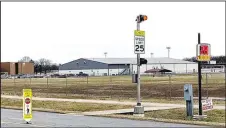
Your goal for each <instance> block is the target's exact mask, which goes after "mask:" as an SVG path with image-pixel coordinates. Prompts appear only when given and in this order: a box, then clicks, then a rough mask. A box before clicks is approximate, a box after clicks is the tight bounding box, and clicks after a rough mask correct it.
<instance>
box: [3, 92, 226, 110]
mask: <svg viewBox="0 0 226 128" xmlns="http://www.w3.org/2000/svg"><path fill="white" fill-rule="evenodd" d="M1 97H2V98H12V99H22V98H23V97H20V96H10V95H1ZM32 100H39V101H67V102H78V103H100V104H118V105H136V102H128V101H112V100H87V99H61V98H40V97H32ZM142 105H143V106H144V107H158V108H160V107H168V108H171V107H173V108H184V107H186V105H185V104H166V103H150V102H142ZM194 108H198V105H194ZM213 109H221V110H223V109H225V106H219V105H214V106H213ZM157 110H158V109H157Z"/></svg>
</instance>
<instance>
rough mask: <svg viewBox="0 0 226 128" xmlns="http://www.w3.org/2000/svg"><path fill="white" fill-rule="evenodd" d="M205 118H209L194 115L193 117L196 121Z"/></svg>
mask: <svg viewBox="0 0 226 128" xmlns="http://www.w3.org/2000/svg"><path fill="white" fill-rule="evenodd" d="M204 118H207V115H194V116H193V119H196V120H198V119H204Z"/></svg>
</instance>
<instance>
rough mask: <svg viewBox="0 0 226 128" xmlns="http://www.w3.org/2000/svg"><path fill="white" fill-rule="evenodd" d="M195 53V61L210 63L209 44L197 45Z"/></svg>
mask: <svg viewBox="0 0 226 128" xmlns="http://www.w3.org/2000/svg"><path fill="white" fill-rule="evenodd" d="M196 48H197V49H196V50H197V51H196V54H197V56H196V57H197V60H198V61H210V58H211V57H210V49H211V48H210V44H207V43H201V44H197V47H196Z"/></svg>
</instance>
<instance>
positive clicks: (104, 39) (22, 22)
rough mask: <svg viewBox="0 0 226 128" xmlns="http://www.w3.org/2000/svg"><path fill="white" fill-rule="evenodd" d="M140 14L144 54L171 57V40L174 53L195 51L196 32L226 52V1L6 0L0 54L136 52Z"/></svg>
mask: <svg viewBox="0 0 226 128" xmlns="http://www.w3.org/2000/svg"><path fill="white" fill-rule="evenodd" d="M138 14H145V15H147V16H148V20H147V21H145V22H143V23H141V30H145V32H146V37H145V43H146V49H145V51H146V53H145V54H143V55H141V57H150V53H151V52H153V53H154V57H167V50H166V47H167V46H170V47H171V52H170V57H172V58H178V59H182V58H184V57H191V56H195V54H196V44H197V35H198V34H197V33H198V32H200V33H201V42H203V43H210V44H211V47H212V51H211V53H212V55H225V4H224V2H216V3H213V2H207V3H205V2H188V3H187V2H181V3H176V2H171V3H167V2H159V3H155V2H147V3H145V2H141V3H135V2H132V3H129V2H124V3H123V2H120V3H117V2H114V3H110V2H106V3H100V2H96V3H91V2H89V3H88V2H86V3H79V2H72V3H70V2H65V3H63V2H55V3H54V2H49V3H48V2H43V3H42V2H38V3H35V2H30V3H26V2H20V3H13V2H7V3H4V2H2V19H1V20H2V23H1V25H2V28H1V32H2V38H1V60H2V61H18V60H19V59H20V58H22V57H23V56H30V57H31V58H32V59H34V60H37V59H40V58H47V59H50V60H52V61H53V62H56V63H66V62H68V61H71V60H75V59H78V58H97V57H104V52H108V54H107V57H109V58H111V57H120V58H123V57H136V55H135V54H134V30H135V29H136V22H135V18H136V16H137V15H138Z"/></svg>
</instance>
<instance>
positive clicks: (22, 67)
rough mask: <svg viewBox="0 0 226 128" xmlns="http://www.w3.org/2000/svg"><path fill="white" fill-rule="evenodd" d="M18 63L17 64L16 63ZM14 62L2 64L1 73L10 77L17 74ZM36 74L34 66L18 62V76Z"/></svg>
mask: <svg viewBox="0 0 226 128" xmlns="http://www.w3.org/2000/svg"><path fill="white" fill-rule="evenodd" d="M15 63H16V62H15ZM15 63H14V62H1V72H8V74H9V75H15V74H16V64H15ZM21 73H22V74H34V64H33V63H29V62H25V63H20V62H18V74H21Z"/></svg>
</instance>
